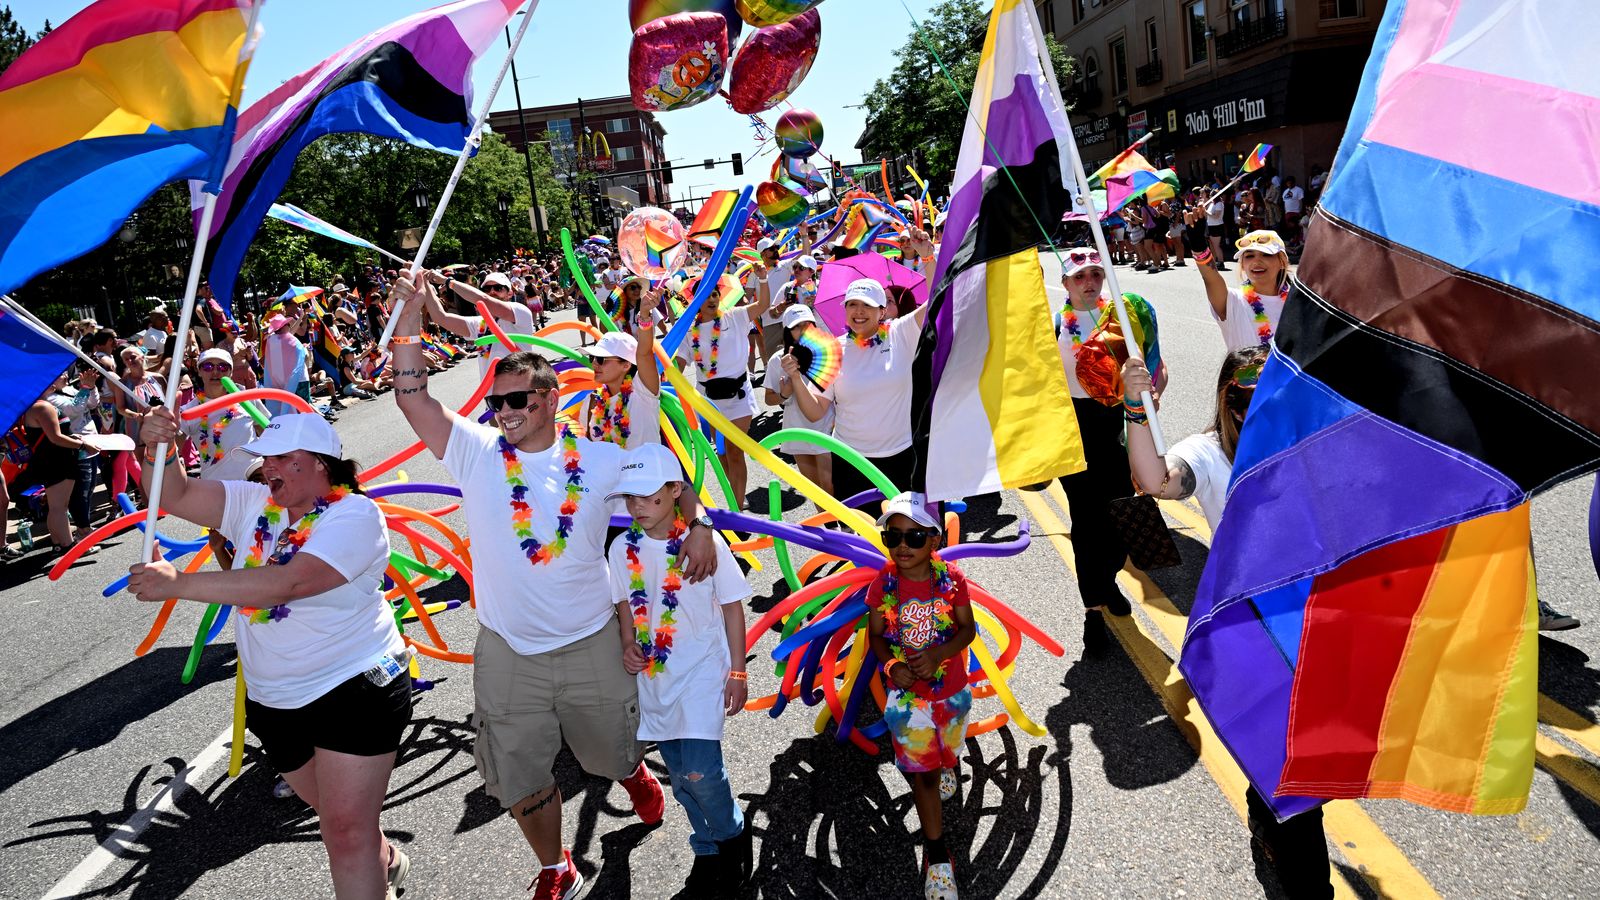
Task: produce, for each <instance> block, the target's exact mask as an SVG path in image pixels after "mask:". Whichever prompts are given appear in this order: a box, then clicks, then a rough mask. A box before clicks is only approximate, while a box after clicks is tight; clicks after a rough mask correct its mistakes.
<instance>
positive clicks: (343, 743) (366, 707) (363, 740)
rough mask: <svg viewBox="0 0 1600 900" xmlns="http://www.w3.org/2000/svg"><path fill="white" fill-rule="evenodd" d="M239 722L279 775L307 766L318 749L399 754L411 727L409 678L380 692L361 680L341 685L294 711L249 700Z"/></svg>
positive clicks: (402, 675) (354, 753)
mask: <svg viewBox="0 0 1600 900" xmlns="http://www.w3.org/2000/svg"><path fill="white" fill-rule="evenodd" d="M244 710H245V715H244V721H245V725H246V726H248V727H249V729H250V731H251V733H252V734H254V735H255V736H256V739H257V740H259V741H261V749H263V750H265V751H266V752H267V759H268V760H269V761H270V762H271V763H272V766H273V768H275V769H277V770H278V772H279V773H283V772H293V771H295V770H296V769H299V768H300V767H302V766H304V765H305V764H306V763H308V762H310V761H311V757H312V755H313V754H314V753H315V751H316V750H317V749H318V748H321V749H323V750H332V751H333V752H335V753H348V754H350V755H351V756H382V755H384V754H385V753H393V752H394V751H396V750H398V749H400V739H401V738H402V737H403V736H404V734H405V729H406V725H407V724H408V723H410V721H411V676H410V674H408V673H405V672H402V673H400V677H398V678H396V679H395V680H393V681H391V682H389V683H388V684H386V685H384V686H383V687H379V686H377V685H375V684H373V683H372V682H370V681H368V680H367V677H366V676H365V675H356V676H355V677H353V678H349V679H346V680H344V681H341V682H340V683H339V684H338V685H337V686H335V687H334V688H333V690H331V691H329V692H327V693H326V694H323V695H322V696H321V697H318V698H317V699H315V700H313V701H311V702H310V703H307V704H306V705H305V706H302V707H300V708H299V709H276V708H274V707H271V706H264V705H262V704H260V703H257V702H256V701H254V700H251V699H249V698H248V697H247V698H246V699H245V701H244Z"/></svg>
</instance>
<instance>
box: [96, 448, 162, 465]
mask: <svg viewBox="0 0 1600 900" xmlns="http://www.w3.org/2000/svg"><path fill="white" fill-rule="evenodd" d="M86 446H87V445H86ZM149 448H150V445H149V444H145V451H144V461H145V462H147V463H149V464H150V465H152V466H153V465H155V464H156V461H155V459H154V458H152V457H151V456H150V449H149ZM177 456H178V446H177V445H176V444H168V445H167V456H166V458H165V459H163V460H162V461H161V464H162V465H163V466H165V465H169V464H170V463H171V462H172V461H173V460H174V459H176V458H177Z"/></svg>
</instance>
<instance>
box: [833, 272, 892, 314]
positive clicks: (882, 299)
mask: <svg viewBox="0 0 1600 900" xmlns="http://www.w3.org/2000/svg"><path fill="white" fill-rule="evenodd" d="M851 300H860V301H861V302H863V303H866V304H868V305H869V306H876V307H877V308H879V309H883V308H884V307H886V306H888V305H889V297H888V295H887V294H885V293H884V292H883V285H881V284H879V283H877V282H876V281H873V280H872V279H871V278H857V279H856V280H855V281H852V282H850V286H849V287H847V288H845V289H844V302H846V303H849V302H850V301H851Z"/></svg>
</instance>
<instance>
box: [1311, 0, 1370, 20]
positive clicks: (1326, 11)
mask: <svg viewBox="0 0 1600 900" xmlns="http://www.w3.org/2000/svg"><path fill="white" fill-rule="evenodd" d="M1319 5H1320V7H1321V9H1320V10H1319V14H1320V16H1321V17H1322V18H1323V19H1359V18H1361V16H1363V15H1365V14H1366V9H1365V7H1366V3H1365V2H1364V0H1321V3H1320V4H1319Z"/></svg>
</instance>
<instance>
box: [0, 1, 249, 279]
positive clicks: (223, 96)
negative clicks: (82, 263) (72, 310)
mask: <svg viewBox="0 0 1600 900" xmlns="http://www.w3.org/2000/svg"><path fill="white" fill-rule="evenodd" d="M251 12H252V5H251V4H250V3H249V2H247V0H99V2H97V3H93V4H91V5H90V6H88V7H87V8H85V9H84V10H83V11H82V12H79V13H78V14H77V15H75V16H73V17H72V18H70V19H68V20H67V21H65V22H63V23H62V24H61V26H60V27H58V28H56V29H55V30H54V31H52V32H50V33H49V34H47V35H45V36H44V37H43V38H42V39H41V40H40V41H39V42H38V43H37V44H35V45H33V46H32V47H30V48H29V49H28V50H27V52H25V53H23V54H22V55H21V56H20V57H18V58H17V60H16V62H14V63H12V64H11V67H10V68H8V69H6V71H5V73H4V74H0V132H3V133H4V134H5V139H4V141H3V142H0V292H6V291H11V290H13V289H15V288H17V287H19V286H20V285H22V284H24V283H26V282H27V281H28V279H30V278H32V277H33V276H35V275H37V274H39V273H40V272H43V271H45V270H47V269H50V268H53V267H55V266H58V265H61V264H62V263H64V262H67V261H68V260H71V259H75V258H76V257H78V256H80V255H82V254H84V253H86V252H88V251H89V250H91V249H93V248H95V247H97V246H99V245H100V244H101V243H103V242H105V240H106V239H107V238H109V237H111V235H112V234H113V233H115V232H116V230H117V229H118V228H120V227H121V226H122V223H123V221H124V220H125V219H127V217H128V214H129V213H131V212H133V210H134V209H135V208H136V207H138V205H139V204H140V203H142V202H144V200H145V198H146V197H149V196H150V195H151V194H152V193H154V192H155V190H156V189H157V188H159V187H161V186H162V185H163V184H166V183H167V182H169V181H176V180H178V179H182V178H193V179H197V180H199V181H202V182H207V181H212V180H215V179H216V178H217V176H218V174H219V173H220V170H221V164H222V161H223V160H225V159H226V158H227V152H228V144H229V142H230V141H231V140H232V138H233V130H234V121H235V118H236V106H237V104H238V97H239V91H240V89H241V87H242V85H243V83H244V72H245V68H246V67H247V65H248V64H249V59H250V53H251V51H252V49H253V41H247V40H246V31H247V30H248V27H249V16H250V14H251Z"/></svg>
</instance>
